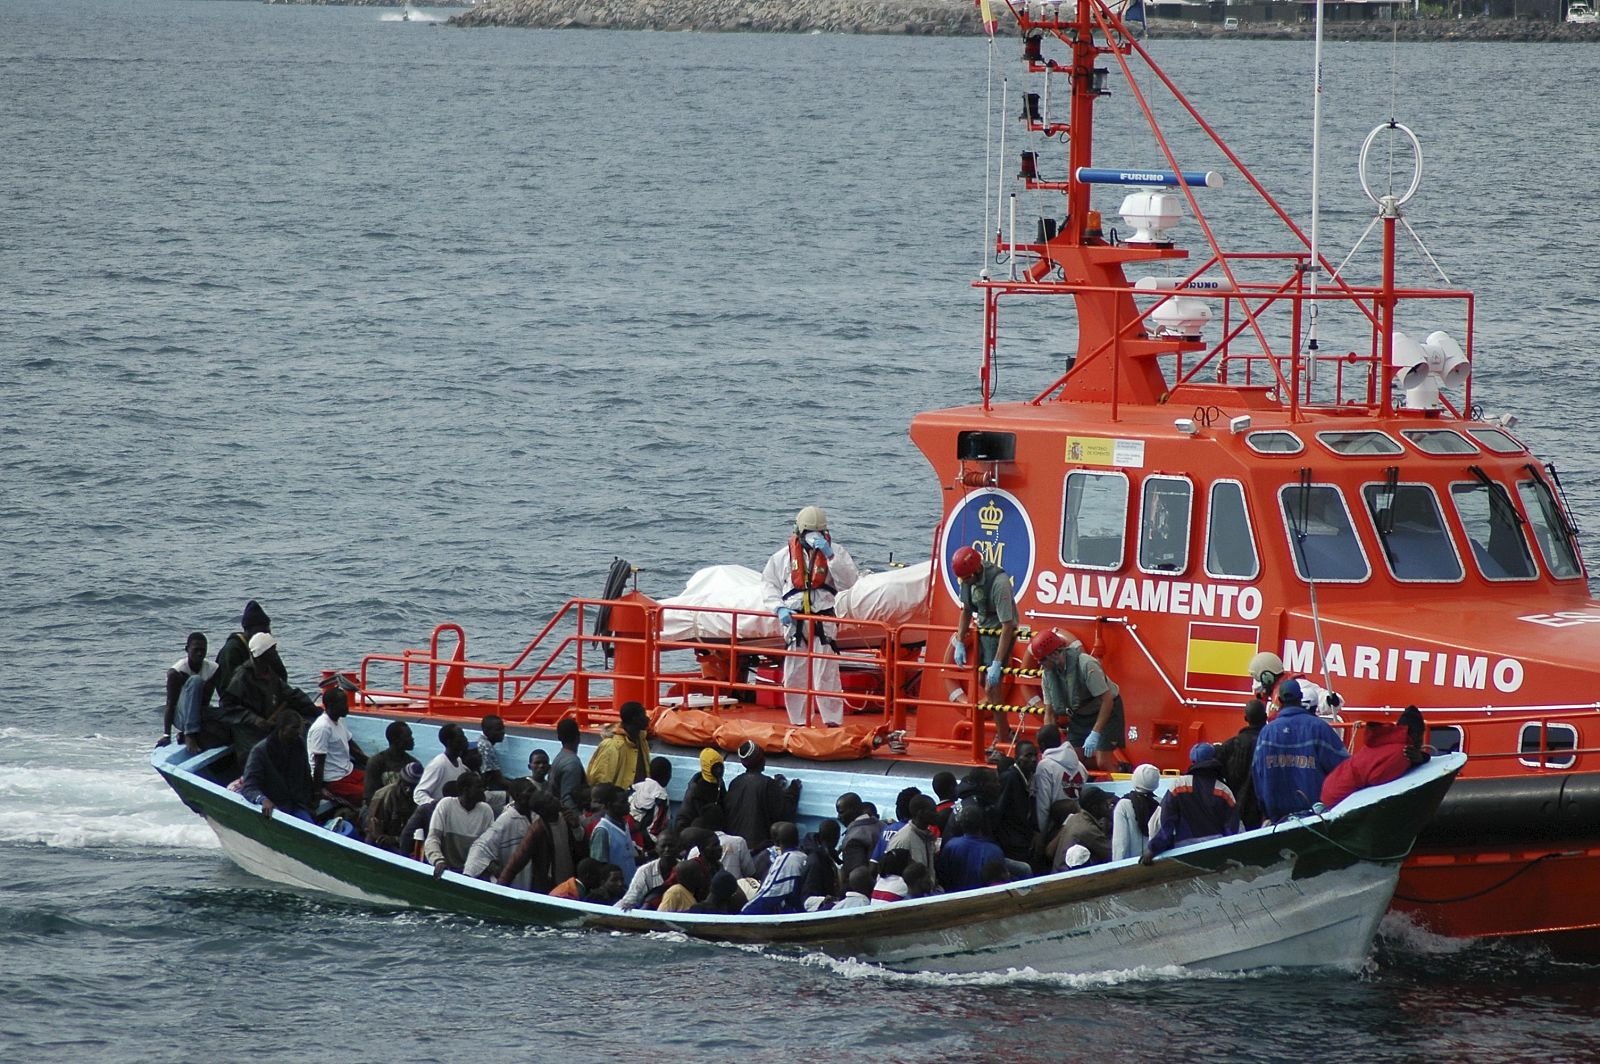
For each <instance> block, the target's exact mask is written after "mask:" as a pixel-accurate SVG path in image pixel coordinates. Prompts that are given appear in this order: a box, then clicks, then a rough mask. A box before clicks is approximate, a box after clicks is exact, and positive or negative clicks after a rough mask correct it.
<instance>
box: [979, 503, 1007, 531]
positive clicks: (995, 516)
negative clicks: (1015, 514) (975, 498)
mask: <svg viewBox="0 0 1600 1064" xmlns="http://www.w3.org/2000/svg"><path fill="white" fill-rule="evenodd" d="M1005 517H1006V514H1005V511H1004V510H1002V509H1000V507H998V506H996V505H995V503H994V500H993V499H990V500H989V504H988V505H987V506H985V507H984V508H983V509H981V510H979V511H978V524H980V525H982V526H983V530H984V532H986V533H988V534H989V535H991V536H992V535H994V534H995V533H996V532H998V531H1000V522H1001V521H1004V520H1005Z"/></svg>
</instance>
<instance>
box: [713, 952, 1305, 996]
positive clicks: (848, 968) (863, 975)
mask: <svg viewBox="0 0 1600 1064" xmlns="http://www.w3.org/2000/svg"><path fill="white" fill-rule="evenodd" d="M733 948H735V949H739V950H743V951H745V952H749V953H758V954H761V955H762V956H765V957H767V958H768V959H770V960H775V961H780V962H783V963H789V964H798V965H800V966H802V967H810V968H825V969H827V970H828V971H831V972H833V973H834V974H835V975H841V976H844V977H845V978H847V979H872V980H877V981H883V982H891V983H905V984H910V985H915V986H938V987H951V986H1018V985H1024V986H1041V987H1053V988H1056V989H1060V990H1098V989H1104V988H1106V987H1112V986H1121V985H1123V984H1124V983H1149V982H1172V981H1178V980H1182V981H1185V982H1190V981H1195V980H1218V979H1220V980H1226V981H1229V982H1232V981H1236V980H1239V979H1252V978H1260V977H1262V976H1264V975H1269V974H1272V972H1274V971H1276V970H1277V969H1262V970H1259V971H1253V972H1218V971H1208V970H1205V969H1199V968H1184V967H1182V966H1180V965H1175V964H1168V965H1160V966H1140V967H1136V968H1123V969H1118V970H1115V971H1104V972H1083V973H1065V972H1040V971H1035V970H1034V969H1032V968H1009V969H1007V970H1005V971H1003V972H972V973H959V974H955V973H942V972H894V971H890V970H888V969H887V968H883V967H881V966H879V965H876V964H870V963H868V962H866V961H861V960H857V959H855V958H854V957H851V958H848V959H840V958H837V957H830V956H828V955H827V954H824V953H802V954H793V953H785V952H781V951H778V950H774V949H769V948H768V947H766V946H755V945H744V944H734V947H733Z"/></svg>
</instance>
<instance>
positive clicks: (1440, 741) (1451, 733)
mask: <svg viewBox="0 0 1600 1064" xmlns="http://www.w3.org/2000/svg"><path fill="white" fill-rule="evenodd" d="M1465 736H1466V733H1465V731H1464V730H1463V729H1462V728H1461V726H1460V725H1459V724H1438V725H1434V726H1432V727H1430V728H1429V729H1428V748H1429V749H1430V750H1432V751H1433V752H1434V753H1436V754H1456V753H1460V752H1461V751H1462V750H1463V749H1464V739H1465Z"/></svg>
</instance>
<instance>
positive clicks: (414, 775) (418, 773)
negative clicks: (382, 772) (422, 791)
mask: <svg viewBox="0 0 1600 1064" xmlns="http://www.w3.org/2000/svg"><path fill="white" fill-rule="evenodd" d="M400 782H401V783H404V784H405V785H406V786H407V787H415V786H416V785H417V784H418V783H421V782H422V766H421V765H420V764H418V763H417V762H415V761H407V762H406V767H405V768H403V769H401V770H400Z"/></svg>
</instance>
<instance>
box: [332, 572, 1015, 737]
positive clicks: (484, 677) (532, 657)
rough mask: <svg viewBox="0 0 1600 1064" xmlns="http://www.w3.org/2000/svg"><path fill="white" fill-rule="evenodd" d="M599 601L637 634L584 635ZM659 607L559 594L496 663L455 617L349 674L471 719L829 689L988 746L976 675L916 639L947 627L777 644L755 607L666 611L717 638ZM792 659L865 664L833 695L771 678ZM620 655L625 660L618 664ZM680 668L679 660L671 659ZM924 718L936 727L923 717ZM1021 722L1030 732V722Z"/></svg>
mask: <svg viewBox="0 0 1600 1064" xmlns="http://www.w3.org/2000/svg"><path fill="white" fill-rule="evenodd" d="M601 607H610V608H611V610H612V616H613V618H615V617H617V616H619V615H622V614H623V613H624V611H627V610H632V611H633V612H634V614H635V615H636V616H639V617H642V619H643V623H642V624H640V625H638V629H639V630H636V631H625V630H622V629H621V627H619V630H617V631H614V632H612V633H608V634H603V635H602V634H595V633H593V632H592V631H590V630H589V629H590V628H591V627H592V619H593V617H594V614H595V612H596V611H598V610H599V608H601ZM668 609H669V607H662V606H660V605H658V604H656V603H654V602H651V601H649V600H642V601H641V600H627V599H620V600H604V599H572V600H570V601H569V602H567V603H566V604H565V605H564V606H563V607H562V608H561V609H560V610H559V611H558V612H557V613H556V614H555V615H554V616H553V617H552V618H551V619H550V621H549V622H548V623H547V624H546V625H545V626H544V627H543V628H542V629H541V630H540V631H539V632H538V634H536V635H535V636H534V637H533V639H532V640H530V641H529V642H528V644H527V645H526V646H524V647H523V648H522V650H521V651H520V652H519V653H518V654H517V655H516V656H515V657H514V658H512V659H511V661H509V662H506V663H499V662H492V661H484V660H474V659H472V658H471V657H469V656H468V654H467V637H466V633H465V632H464V631H463V630H462V629H461V628H460V627H459V626H458V625H455V624H449V623H446V624H440V625H438V626H437V627H435V628H434V630H433V633H432V634H431V636H430V638H429V642H428V646H427V647H423V648H411V649H406V650H402V651H400V652H398V653H378V654H368V655H367V656H366V657H364V658H363V659H362V661H361V667H360V670H359V672H358V674H357V676H356V677H355V678H356V680H357V682H358V683H359V685H360V687H361V695H360V696H359V697H360V699H361V701H362V703H363V704H364V705H365V706H366V707H367V708H373V709H380V710H382V709H390V710H398V711H405V712H412V713H420V714H426V715H432V716H441V717H448V718H454V719H458V720H474V719H477V718H479V717H481V716H483V715H485V714H488V713H495V714H498V715H499V716H501V717H502V718H504V719H505V720H506V721H507V722H508V723H513V724H526V725H544V726H553V725H554V724H555V723H556V722H557V721H559V720H560V719H561V718H562V717H564V716H575V717H577V718H578V719H579V721H580V723H584V724H587V723H591V722H600V721H609V720H615V719H616V715H617V710H618V708H619V706H620V704H621V703H622V702H623V701H627V700H629V698H635V699H637V700H638V701H642V702H645V703H646V704H647V705H651V706H655V705H663V704H671V703H669V702H667V701H666V700H669V699H675V700H678V701H679V702H680V704H685V705H687V704H688V703H689V702H690V699H689V698H688V697H686V696H690V695H701V696H705V701H706V703H707V704H706V705H705V706H704V707H703V708H705V709H706V710H707V711H709V712H713V713H737V712H738V711H739V710H740V709H741V708H742V707H744V706H746V705H747V703H748V702H750V701H752V700H755V699H758V698H763V697H764V698H765V699H766V700H768V701H770V700H772V699H773V698H776V699H777V700H778V701H779V704H780V705H781V700H782V698H783V696H784V695H786V694H804V695H807V696H808V697H812V698H814V697H819V696H820V697H842V698H843V699H844V700H845V701H846V703H847V705H848V706H849V707H850V708H851V709H852V710H854V711H855V713H856V717H857V719H858V720H859V719H860V717H861V710H862V709H863V707H865V708H867V709H868V710H869V713H870V716H869V719H870V721H871V722H872V723H873V725H874V727H875V729H877V730H879V731H881V732H884V733H887V732H892V731H905V730H908V727H909V723H910V722H911V721H912V719H913V717H914V715H915V716H916V718H917V720H918V722H919V723H921V724H923V725H924V726H923V727H920V728H918V729H917V733H916V735H915V736H914V737H913V738H914V741H915V742H917V743H918V744H919V745H921V746H928V747H932V748H934V749H944V750H947V751H948V752H949V753H951V754H954V755H966V756H970V757H972V758H973V759H974V760H981V759H982V756H983V753H984V750H985V748H986V746H987V736H986V727H988V726H989V722H990V714H989V712H987V711H981V712H980V711H979V709H978V706H979V704H980V703H981V701H982V689H981V686H980V681H979V677H978V674H977V671H976V670H975V669H972V668H961V667H958V666H956V665H955V664H953V663H951V662H947V661H943V660H927V658H926V657H925V655H924V654H923V647H924V644H926V643H929V642H930V641H931V642H932V643H933V645H935V646H941V647H942V646H943V645H944V644H945V642H946V641H947V640H948V638H949V636H950V635H951V634H953V632H954V629H953V628H952V627H951V626H948V625H930V624H927V623H916V624H907V625H889V624H885V623H883V622H881V621H872V620H858V619H836V618H831V617H815V618H811V617H807V616H805V615H797V616H798V617H799V619H801V620H808V619H810V620H819V621H822V622H824V623H827V624H830V625H834V626H836V632H837V634H836V640H837V643H838V645H839V650H838V651H837V652H834V651H832V650H829V649H825V648H820V647H819V648H810V647H789V646H786V645H784V642H783V640H782V639H781V638H780V637H776V636H772V635H764V634H763V635H757V634H755V632H756V628H757V623H758V622H761V621H767V622H770V620H771V615H770V614H767V613H765V612H759V611H748V610H729V609H722V608H717V607H698V606H672V607H670V610H671V611H672V612H673V613H674V614H675V615H677V617H676V619H677V620H679V621H681V620H682V615H685V614H707V615H715V616H716V617H717V618H718V619H719V621H721V622H722V627H724V628H725V629H726V630H727V631H728V632H729V634H728V635H727V636H726V637H719V638H700V639H696V638H669V637H668V636H667V635H666V634H664V625H665V622H666V614H667V611H668ZM689 654H697V655H706V656H717V657H720V658H722V659H723V660H725V661H727V662H734V663H741V665H740V666H739V667H735V668H732V669H728V670H726V671H721V672H718V671H713V672H712V673H711V674H709V675H708V674H707V672H706V671H704V670H702V669H700V668H698V667H696V668H688V667H684V668H673V667H671V666H672V664H673V663H672V661H671V658H672V657H673V656H680V655H689ZM793 658H807V659H811V660H812V661H814V662H817V663H821V662H824V661H833V662H836V663H837V664H838V665H839V667H840V669H841V672H846V671H849V672H854V673H860V672H862V671H865V672H867V673H870V674H871V675H872V676H873V677H874V678H875V679H877V680H878V681H879V682H875V683H873V684H872V685H871V686H870V687H869V688H867V689H865V690H862V689H854V690H851V689H847V690H844V691H842V692H841V691H836V690H830V689H822V688H819V687H816V686H814V685H813V684H809V683H808V684H807V685H806V686H803V687H789V686H785V685H784V684H783V683H782V682H781V676H782V669H783V664H784V662H785V661H786V660H789V659H793ZM625 662H627V663H626V664H625ZM684 664H685V665H687V659H686V660H685V662H684ZM746 664H752V665H754V666H755V667H757V668H767V667H770V668H772V669H773V670H775V671H776V672H777V673H778V677H779V681H778V682H767V681H766V680H763V679H760V678H756V677H751V676H749V675H748V670H747V669H745V668H744V667H743V665H746ZM930 718H937V722H936V721H934V720H932V719H930ZM1030 730H1031V729H1030Z"/></svg>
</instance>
